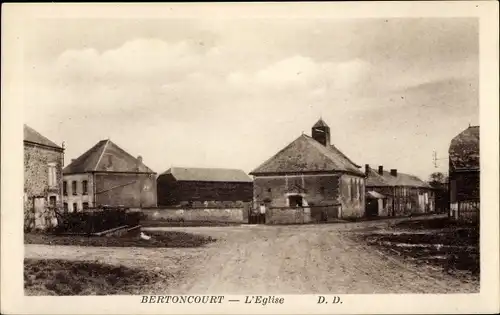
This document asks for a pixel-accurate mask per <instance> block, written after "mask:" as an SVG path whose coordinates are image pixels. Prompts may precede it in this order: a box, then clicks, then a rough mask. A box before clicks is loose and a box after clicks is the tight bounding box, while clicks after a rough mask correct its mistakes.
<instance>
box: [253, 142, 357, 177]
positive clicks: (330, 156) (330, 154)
mask: <svg viewBox="0 0 500 315" xmlns="http://www.w3.org/2000/svg"><path fill="white" fill-rule="evenodd" d="M303 172H346V173H352V174H356V175H359V176H364V173H363V172H361V171H360V170H359V166H358V165H356V164H355V163H353V162H352V161H351V160H350V159H349V158H347V156H346V155H345V154H343V153H342V152H341V151H340V150H339V149H337V148H336V147H335V146H333V145H329V146H323V145H322V144H321V143H319V142H318V141H316V140H314V139H313V138H311V137H309V136H307V135H305V134H303V135H301V136H300V137H298V138H297V139H295V140H294V141H293V142H291V143H290V144H289V145H287V146H286V147H285V148H283V149H282V150H280V151H279V152H278V153H276V154H275V155H274V156H272V157H271V158H270V159H268V160H267V161H265V162H264V163H262V164H261V165H260V166H259V167H257V168H256V169H255V170H253V171H252V172H251V173H250V174H251V175H259V174H269V173H303Z"/></svg>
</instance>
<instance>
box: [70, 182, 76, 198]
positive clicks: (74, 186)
mask: <svg viewBox="0 0 500 315" xmlns="http://www.w3.org/2000/svg"><path fill="white" fill-rule="evenodd" d="M71 190H72V191H73V195H76V181H73V182H72V183H71Z"/></svg>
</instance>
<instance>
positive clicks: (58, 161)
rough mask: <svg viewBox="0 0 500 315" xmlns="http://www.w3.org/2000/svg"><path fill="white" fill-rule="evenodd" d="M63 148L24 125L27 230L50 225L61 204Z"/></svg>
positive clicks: (41, 228)
mask: <svg viewBox="0 0 500 315" xmlns="http://www.w3.org/2000/svg"><path fill="white" fill-rule="evenodd" d="M63 165H64V148H62V147H61V146H59V145H57V144H55V143H54V142H52V141H50V140H49V139H47V138H46V137H44V136H42V135H41V134H40V133H38V132H37V131H35V130H34V129H33V128H31V127H29V126H27V125H24V218H25V220H24V226H25V229H26V230H33V229H40V230H43V229H46V228H48V227H50V226H51V225H53V224H54V223H53V219H54V217H55V213H54V210H57V209H59V208H61V207H62V189H63V184H62V183H63V180H62V177H63V176H62V169H63Z"/></svg>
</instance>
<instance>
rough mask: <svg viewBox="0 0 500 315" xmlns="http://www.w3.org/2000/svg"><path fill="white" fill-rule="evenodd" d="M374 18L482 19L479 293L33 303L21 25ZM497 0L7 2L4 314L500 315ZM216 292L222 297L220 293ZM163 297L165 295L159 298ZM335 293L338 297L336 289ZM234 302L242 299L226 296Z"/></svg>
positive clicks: (88, 299)
mask: <svg viewBox="0 0 500 315" xmlns="http://www.w3.org/2000/svg"><path fill="white" fill-rule="evenodd" d="M180 17H191V18H205V17H209V18H217V19H227V18H235V17H238V18H240V17H241V18H256V17H260V18H263V17H267V18H290V19H293V18H307V17H310V18H368V17H392V18H394V17H477V18H479V20H480V32H481V33H480V126H481V292H480V293H479V294H448V295H434V294H429V295H417V294H415V295H397V294H392V295H342V298H343V301H344V302H343V304H340V305H336V306H333V305H332V306H331V305H328V306H324V305H318V304H316V303H315V301H316V297H315V296H313V295H293V296H291V295H285V296H284V297H285V298H286V304H285V305H283V306H276V305H268V306H266V307H259V306H256V305H244V304H241V305H240V304H238V305H234V304H220V305H212V306H204V305H201V306H200V305H194V304H191V305H186V304H184V305H181V304H140V303H139V302H140V297H138V296H136V297H132V296H130V297H125V296H123V297H122V296H112V297H25V296H24V293H23V280H22V277H23V271H22V261H23V247H24V246H23V231H22V220H23V211H22V210H21V209H22V200H23V188H22V187H23V176H22V174H23V154H22V152H23V150H22V122H23V119H22V118H23V111H22V109H23V78H22V67H23V25H24V23H25V22H26V21H27V20H29V19H33V18H68V19H73V18H135V19H140V18H144V19H151V18H180ZM498 35H499V31H498V2H496V1H470V2H469V1H458V2H417V1H408V2H377V3H375V2H337V3H327V2H321V3H298V2H295V3H247V4H243V3H240V4H238V3H218V4H215V3H185V4H130V3H127V4H49V3H47V4H3V10H2V108H1V109H2V125H1V127H2V142H1V145H2V172H1V174H2V182H1V189H2V194H1V196H2V203H1V206H2V207H1V236H2V237H1V242H2V243H1V245H2V247H1V254H2V255H1V294H2V296H1V297H2V299H1V301H2V303H1V312H2V313H5V314H11V313H23V314H127V313H128V314H139V313H140V314H171V313H177V314H178V313H182V314H196V313H203V314H216V313H231V314H242V313H255V314H271V313H280V314H284V313H288V314H302V313H312V314H336V313H343V314H352V313H370V314H375V313H384V314H396V313H397V314H406V313H413V314H416V313H427V314H428V313H479V312H482V313H494V312H499V310H500V309H499V308H500V307H499V296H500V290H499V280H498V279H499V257H498V253H499V247H500V245H499V210H498V209H499V199H498V191H499V186H498V180H499V173H498V165H499V159H498V152H499V147H498V117H499V112H498V106H499V97H498V95H499V94H498V93H499V92H498V86H499V80H498V69H499V63H498ZM214 293H216V292H214ZM158 294H162V293H161V292H158ZM332 294H334V292H332ZM226 298H227V299H229V298H235V296H227V297H226Z"/></svg>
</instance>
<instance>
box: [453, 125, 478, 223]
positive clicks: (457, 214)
mask: <svg viewBox="0 0 500 315" xmlns="http://www.w3.org/2000/svg"><path fill="white" fill-rule="evenodd" d="M448 153H449V185H450V216H451V217H453V218H455V219H457V220H460V221H478V219H479V207H480V202H479V198H480V168H479V126H470V127H469V128H467V129H465V130H464V131H462V132H461V133H460V134H458V135H457V136H456V137H454V138H453V139H452V141H451V143H450V147H449V151H448Z"/></svg>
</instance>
